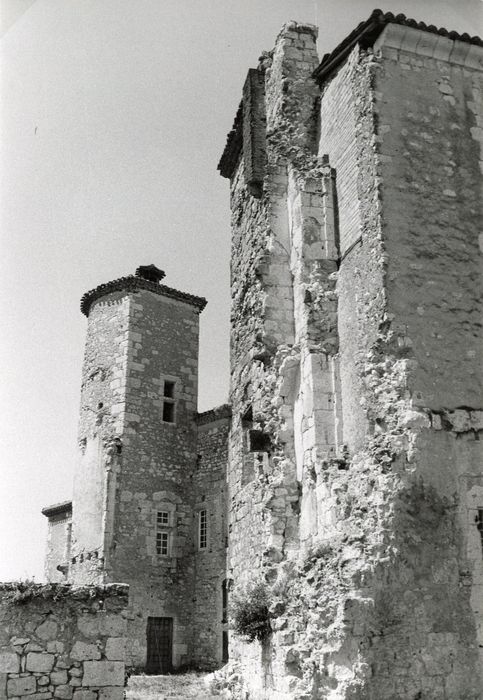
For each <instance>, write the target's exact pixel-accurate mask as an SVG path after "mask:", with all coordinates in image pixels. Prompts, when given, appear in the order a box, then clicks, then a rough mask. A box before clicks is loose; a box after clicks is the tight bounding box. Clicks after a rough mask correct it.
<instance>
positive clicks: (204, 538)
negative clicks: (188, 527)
mask: <svg viewBox="0 0 483 700" xmlns="http://www.w3.org/2000/svg"><path fill="white" fill-rule="evenodd" d="M207 546H208V513H207V511H206V510H200V513H199V520H198V547H199V549H206V547H207Z"/></svg>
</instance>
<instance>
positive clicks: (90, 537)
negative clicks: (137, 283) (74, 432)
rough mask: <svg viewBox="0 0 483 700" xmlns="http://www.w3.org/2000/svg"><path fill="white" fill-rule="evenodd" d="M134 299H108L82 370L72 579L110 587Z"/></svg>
mask: <svg viewBox="0 0 483 700" xmlns="http://www.w3.org/2000/svg"><path fill="white" fill-rule="evenodd" d="M129 308H130V299H129V295H127V294H122V293H121V292H116V293H112V294H110V295H108V296H106V297H103V298H102V299H100V300H99V301H97V303H96V304H94V305H93V306H92V308H91V310H90V313H89V322H88V326H87V337H86V347H85V355H84V364H83V370H82V386H81V407H80V420H79V456H78V461H77V464H76V467H75V472H74V493H73V502H72V509H73V515H72V548H71V561H70V572H69V575H70V579H71V580H72V581H74V582H75V583H76V584H84V583H96V582H98V583H99V582H100V583H102V582H104V580H106V579H105V567H106V565H107V562H106V561H105V557H106V538H111V537H112V519H113V510H112V507H111V504H112V492H113V490H114V489H115V483H116V478H117V473H118V471H119V469H120V459H121V449H122V443H121V440H120V436H121V435H122V431H123V425H124V423H123V417H124V416H123V413H122V412H121V411H120V410H119V408H120V407H122V406H123V405H124V404H123V401H124V393H125V383H124V382H123V377H124V376H125V374H126V363H127V344H128V330H129V328H128V319H129Z"/></svg>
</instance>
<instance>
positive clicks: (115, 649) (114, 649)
mask: <svg viewBox="0 0 483 700" xmlns="http://www.w3.org/2000/svg"><path fill="white" fill-rule="evenodd" d="M105 653H106V659H109V661H124V657H125V653H126V639H125V638H124V637H109V639H108V640H107V641H106V652H105Z"/></svg>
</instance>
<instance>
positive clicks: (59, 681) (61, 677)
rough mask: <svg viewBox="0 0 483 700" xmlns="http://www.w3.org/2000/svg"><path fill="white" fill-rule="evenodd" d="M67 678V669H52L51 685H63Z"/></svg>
mask: <svg viewBox="0 0 483 700" xmlns="http://www.w3.org/2000/svg"><path fill="white" fill-rule="evenodd" d="M67 680H68V679H67V671H53V672H52V673H51V674H50V682H51V683H52V685H65V684H66V683H67Z"/></svg>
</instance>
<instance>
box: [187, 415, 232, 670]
mask: <svg viewBox="0 0 483 700" xmlns="http://www.w3.org/2000/svg"><path fill="white" fill-rule="evenodd" d="M230 415H231V411H230V408H229V406H220V407H219V408H217V409H214V410H212V411H207V412H206V413H201V414H199V415H198V418H197V425H198V456H197V463H196V469H195V470H194V473H193V531H194V532H193V539H194V548H195V558H194V579H195V593H194V609H193V624H192V629H193V657H192V661H193V663H194V664H195V665H196V666H199V667H201V668H218V667H219V666H220V665H221V664H222V661H223V658H222V653H223V632H226V633H227V632H228V625H227V621H226V620H224V618H223V593H222V590H223V589H222V587H223V582H224V581H225V579H226V548H227V540H228V523H227V502H226V492H227V488H226V464H227V459H228V434H229V430H230ZM202 510H206V511H207V547H206V548H205V549H200V546H199V514H200V511H202Z"/></svg>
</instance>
